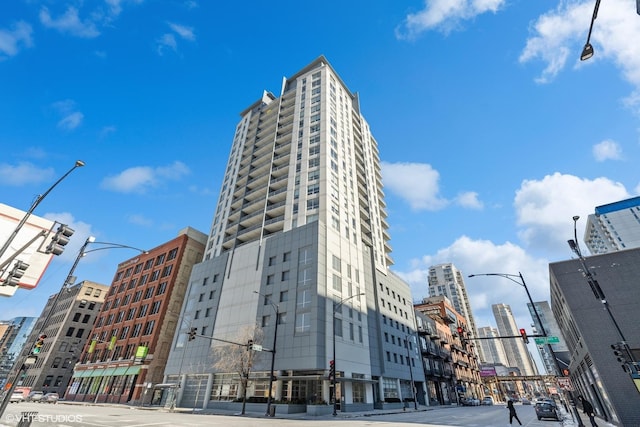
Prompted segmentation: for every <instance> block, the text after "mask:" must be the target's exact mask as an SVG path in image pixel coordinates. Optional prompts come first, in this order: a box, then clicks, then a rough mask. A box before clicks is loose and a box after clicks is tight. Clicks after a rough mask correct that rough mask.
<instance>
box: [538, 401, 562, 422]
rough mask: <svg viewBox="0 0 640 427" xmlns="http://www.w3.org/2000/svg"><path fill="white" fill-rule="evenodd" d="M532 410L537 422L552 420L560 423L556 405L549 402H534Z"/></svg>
mask: <svg viewBox="0 0 640 427" xmlns="http://www.w3.org/2000/svg"><path fill="white" fill-rule="evenodd" d="M534 408H535V410H536V416H537V417H538V420H541V419H542V418H553V419H554V420H557V421H560V412H558V408H557V407H556V405H554V404H551V403H549V402H536V404H535V406H534Z"/></svg>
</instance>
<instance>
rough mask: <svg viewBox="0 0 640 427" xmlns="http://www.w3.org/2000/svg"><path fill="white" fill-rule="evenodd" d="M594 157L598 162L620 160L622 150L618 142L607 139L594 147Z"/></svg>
mask: <svg viewBox="0 0 640 427" xmlns="http://www.w3.org/2000/svg"><path fill="white" fill-rule="evenodd" d="M593 157H595V159H596V160H597V161H598V162H604V161H605V160H620V159H622V148H620V144H618V143H617V142H615V141H611V140H609V139H607V140H604V141H602V142H600V143H598V144H596V145H594V146H593Z"/></svg>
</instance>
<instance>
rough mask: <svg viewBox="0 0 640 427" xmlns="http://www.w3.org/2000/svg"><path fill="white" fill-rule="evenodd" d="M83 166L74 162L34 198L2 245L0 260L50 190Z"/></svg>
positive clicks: (77, 161)
mask: <svg viewBox="0 0 640 427" xmlns="http://www.w3.org/2000/svg"><path fill="white" fill-rule="evenodd" d="M82 166H84V162H83V161H82V160H76V163H75V164H74V165H73V167H72V168H71V169H69V170H68V171H67V173H65V174H64V175H62V177H60V179H58V180H57V181H56V182H55V183H54V184H53V185H52V186H51V187H49V189H48V190H47V191H45V192H44V193H43V194H41V195H38V196H36V199H35V200H34V202H33V204H32V205H31V207H30V208H29V210H28V211H27V213H26V214H25V215H24V216H23V217H22V219H21V220H20V222H19V223H18V225H17V226H16V228H15V229H14V230H13V231H12V232H11V234H10V235H9V238H8V239H7V241H6V242H4V244H3V245H2V248H0V258H2V256H3V255H4V253H5V252H6V251H7V249H9V246H10V245H11V242H13V240H14V239H15V238H16V236H17V235H18V233H19V232H20V229H21V228H22V226H23V225H24V224H25V223H26V222H27V220H28V219H29V217H30V216H31V214H32V213H33V211H34V210H35V209H36V208H37V207H38V205H39V204H40V202H42V201H43V200H44V198H45V197H47V195H48V194H49V193H50V192H51V190H53V189H54V188H55V187H56V186H57V185H58V184H60V182H62V180H63V179H65V178H66V177H67V176H69V174H70V173H71V172H73V171H74V170H76V168H79V167H82Z"/></svg>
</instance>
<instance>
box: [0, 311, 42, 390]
mask: <svg viewBox="0 0 640 427" xmlns="http://www.w3.org/2000/svg"><path fill="white" fill-rule="evenodd" d="M36 320H38V318H37V317H22V316H20V317H14V318H13V319H11V320H8V321H4V322H3V325H2V327H1V328H2V329H4V330H5V331H4V333H3V334H2V337H1V338H0V385H3V384H5V383H6V381H7V378H8V376H9V373H10V371H11V369H12V368H13V366H14V364H15V362H16V361H17V360H18V357H19V355H20V352H21V351H22V348H23V347H24V345H25V343H26V342H27V338H29V334H31V330H32V329H33V326H34V325H35V323H36Z"/></svg>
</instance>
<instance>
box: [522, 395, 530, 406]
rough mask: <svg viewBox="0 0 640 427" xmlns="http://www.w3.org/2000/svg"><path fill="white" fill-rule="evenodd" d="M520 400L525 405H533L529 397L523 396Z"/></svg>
mask: <svg viewBox="0 0 640 427" xmlns="http://www.w3.org/2000/svg"><path fill="white" fill-rule="evenodd" d="M520 402H521V403H522V404H523V405H531V401H530V400H529V399H527V398H526V397H523V398H522V399H521V400H520Z"/></svg>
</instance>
